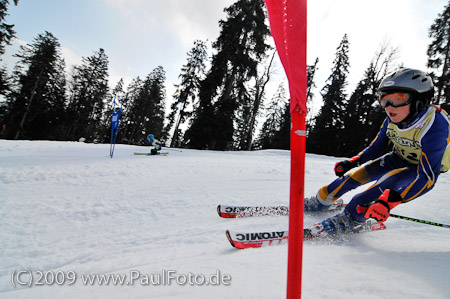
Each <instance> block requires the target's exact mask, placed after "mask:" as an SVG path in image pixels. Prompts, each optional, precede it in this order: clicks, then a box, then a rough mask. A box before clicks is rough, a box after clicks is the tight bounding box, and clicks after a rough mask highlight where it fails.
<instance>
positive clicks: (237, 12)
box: [186, 0, 269, 150]
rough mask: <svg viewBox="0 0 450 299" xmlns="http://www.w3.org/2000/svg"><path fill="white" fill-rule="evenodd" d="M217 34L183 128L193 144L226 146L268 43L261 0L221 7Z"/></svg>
mask: <svg viewBox="0 0 450 299" xmlns="http://www.w3.org/2000/svg"><path fill="white" fill-rule="evenodd" d="M225 12H226V13H227V20H226V21H220V22H219V24H220V28H221V32H220V36H219V38H218V39H217V41H216V42H215V43H214V44H213V48H214V49H215V50H216V51H217V53H216V54H215V55H214V56H213V58H212V65H211V69H210V71H209V72H208V74H207V77H206V78H205V80H203V81H202V83H201V86H200V94H199V98H200V100H199V104H200V105H199V107H198V109H196V111H195V117H194V119H193V123H192V125H191V127H190V128H189V130H188V132H187V134H186V135H187V138H188V139H189V146H190V147H193V148H209V149H219V150H224V149H230V148H231V147H232V144H233V135H234V130H235V120H236V116H235V113H236V111H237V110H238V108H239V107H240V105H241V103H242V102H244V103H245V102H246V101H247V100H248V97H249V94H248V92H247V90H246V82H248V81H250V80H251V79H252V78H254V77H255V76H256V73H257V66H258V62H259V61H260V60H261V59H262V58H263V57H264V55H265V52H266V50H267V49H268V48H269V46H268V45H267V44H266V43H265V39H266V37H267V36H268V35H269V28H268V27H267V24H266V22H265V19H266V17H265V11H264V1H263V0H239V1H237V2H236V3H235V4H233V5H231V6H230V7H228V8H226V9H225Z"/></svg>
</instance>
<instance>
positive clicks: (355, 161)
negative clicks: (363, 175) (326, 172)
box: [334, 156, 361, 177]
mask: <svg viewBox="0 0 450 299" xmlns="http://www.w3.org/2000/svg"><path fill="white" fill-rule="evenodd" d="M359 159H360V157H359V156H354V157H353V158H351V159H350V160H344V161H341V162H337V163H336V164H335V165H334V173H335V174H336V175H337V176H338V177H342V176H343V175H344V174H345V173H346V172H347V171H349V170H350V169H352V168H354V167H358V166H360V165H361V163H360V161H359Z"/></svg>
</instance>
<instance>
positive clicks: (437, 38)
mask: <svg viewBox="0 0 450 299" xmlns="http://www.w3.org/2000/svg"><path fill="white" fill-rule="evenodd" d="M429 36H430V38H431V39H432V42H431V44H430V45H429V46H428V50H427V54H428V67H429V68H431V69H434V70H435V71H436V73H434V74H432V75H433V77H434V78H435V85H436V87H437V97H436V98H435V99H436V104H443V103H446V104H450V4H447V6H445V7H444V11H443V12H442V14H439V16H438V18H437V19H436V20H435V21H434V23H433V25H431V27H430V30H429Z"/></svg>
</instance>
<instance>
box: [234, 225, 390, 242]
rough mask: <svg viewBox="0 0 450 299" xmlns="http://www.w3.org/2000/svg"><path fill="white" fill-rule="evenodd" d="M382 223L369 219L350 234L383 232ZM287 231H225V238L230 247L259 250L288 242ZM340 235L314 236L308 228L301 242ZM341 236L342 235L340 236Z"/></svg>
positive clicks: (383, 226) (384, 227)
mask: <svg viewBox="0 0 450 299" xmlns="http://www.w3.org/2000/svg"><path fill="white" fill-rule="evenodd" d="M384 229H386V226H385V225H384V224H383V223H379V222H376V221H375V220H372V219H369V220H367V221H366V222H365V223H364V224H362V225H360V226H358V227H357V228H356V229H355V230H354V231H352V232H351V233H350V234H355V233H363V232H371V231H377V230H384ZM288 235H289V234H288V231H267V232H260V233H235V232H231V231H229V230H227V231H226V236H227V239H228V241H229V242H230V244H231V246H233V247H234V248H237V249H247V248H259V247H265V246H272V245H280V244H285V243H287V241H288ZM339 236H340V235H336V236H330V235H315V234H313V232H312V230H311V229H310V228H305V229H304V230H303V240H305V241H306V240H318V239H324V238H338V237H339ZM341 236H342V235H341Z"/></svg>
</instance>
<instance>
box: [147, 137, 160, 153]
mask: <svg viewBox="0 0 450 299" xmlns="http://www.w3.org/2000/svg"><path fill="white" fill-rule="evenodd" d="M147 140H148V142H150V144H151V145H153V146H154V148H152V149H151V151H150V155H158V154H159V153H158V152H159V151H160V150H161V147H162V143H161V141H159V140H158V139H155V136H153V134H149V135H148V136H147Z"/></svg>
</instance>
